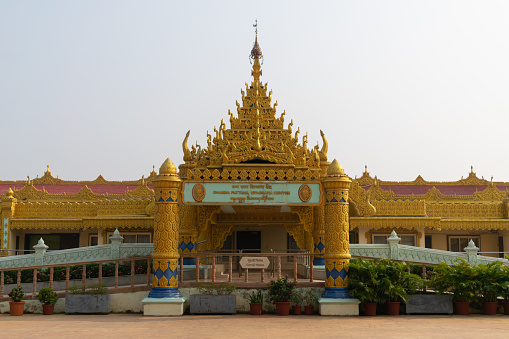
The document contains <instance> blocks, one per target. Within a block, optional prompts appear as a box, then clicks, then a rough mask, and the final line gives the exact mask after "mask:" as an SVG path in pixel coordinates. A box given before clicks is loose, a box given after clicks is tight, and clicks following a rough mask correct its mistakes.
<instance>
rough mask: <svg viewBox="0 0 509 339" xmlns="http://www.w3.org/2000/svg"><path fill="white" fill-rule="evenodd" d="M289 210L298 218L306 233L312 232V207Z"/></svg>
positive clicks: (296, 207)
mask: <svg viewBox="0 0 509 339" xmlns="http://www.w3.org/2000/svg"><path fill="white" fill-rule="evenodd" d="M291 210H292V212H293V213H296V214H297V215H298V216H299V220H300V222H301V223H302V225H303V226H304V230H305V231H306V232H313V207H311V206H292V207H291Z"/></svg>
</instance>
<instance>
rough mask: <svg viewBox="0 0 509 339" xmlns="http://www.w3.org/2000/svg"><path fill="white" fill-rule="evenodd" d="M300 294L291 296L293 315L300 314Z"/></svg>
mask: <svg viewBox="0 0 509 339" xmlns="http://www.w3.org/2000/svg"><path fill="white" fill-rule="evenodd" d="M302 300H303V298H302V294H300V293H294V294H293V296H292V311H293V314H295V315H299V314H301V312H302Z"/></svg>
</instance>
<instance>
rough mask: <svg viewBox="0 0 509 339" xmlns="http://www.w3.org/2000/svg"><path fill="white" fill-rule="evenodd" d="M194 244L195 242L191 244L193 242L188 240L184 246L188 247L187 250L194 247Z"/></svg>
mask: <svg viewBox="0 0 509 339" xmlns="http://www.w3.org/2000/svg"><path fill="white" fill-rule="evenodd" d="M195 246H196V245H195V244H193V243H192V242H191V241H190V242H189V243H188V244H187V246H186V247H187V249H188V250H189V251H191V250H193V249H194V248H195Z"/></svg>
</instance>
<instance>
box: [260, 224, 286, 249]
mask: <svg viewBox="0 0 509 339" xmlns="http://www.w3.org/2000/svg"><path fill="white" fill-rule="evenodd" d="M261 242H262V249H264V250H271V249H273V250H286V249H287V246H288V245H287V232H286V230H285V229H284V228H269V229H267V228H265V229H262V241H261Z"/></svg>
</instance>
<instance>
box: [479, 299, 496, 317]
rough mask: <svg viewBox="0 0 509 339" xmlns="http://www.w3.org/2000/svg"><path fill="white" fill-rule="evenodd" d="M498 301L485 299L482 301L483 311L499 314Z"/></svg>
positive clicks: (488, 313)
mask: <svg viewBox="0 0 509 339" xmlns="http://www.w3.org/2000/svg"><path fill="white" fill-rule="evenodd" d="M497 307H498V302H496V301H490V302H488V301H485V302H483V303H482V313H483V314H486V315H495V314H497Z"/></svg>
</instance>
